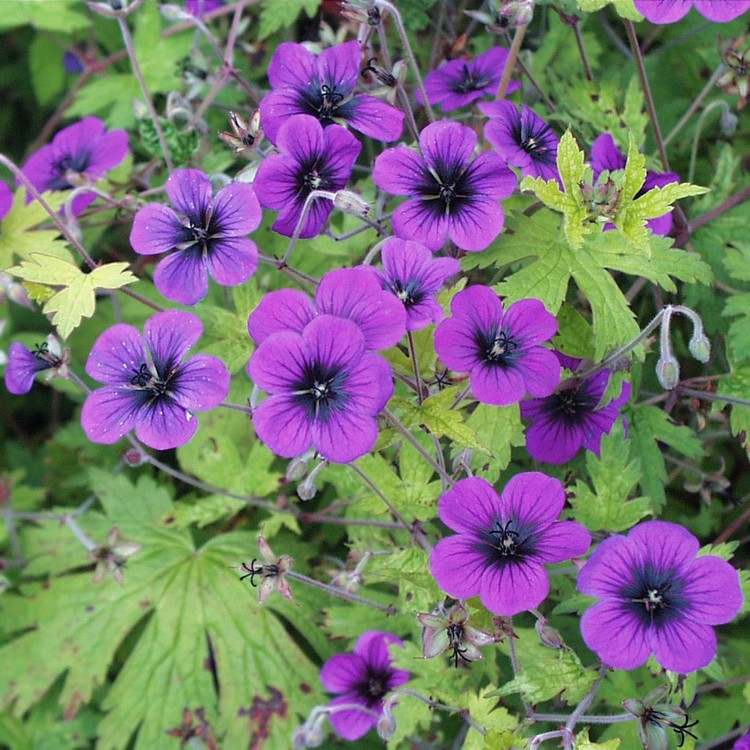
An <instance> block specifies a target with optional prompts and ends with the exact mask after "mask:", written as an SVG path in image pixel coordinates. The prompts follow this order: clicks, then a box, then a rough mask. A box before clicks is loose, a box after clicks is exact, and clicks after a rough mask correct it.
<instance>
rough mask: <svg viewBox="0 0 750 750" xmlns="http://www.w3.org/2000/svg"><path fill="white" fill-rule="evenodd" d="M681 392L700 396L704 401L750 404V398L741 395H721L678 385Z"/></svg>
mask: <svg viewBox="0 0 750 750" xmlns="http://www.w3.org/2000/svg"><path fill="white" fill-rule="evenodd" d="M677 389H678V391H679V392H680V394H682V395H683V396H690V397H692V398H699V399H701V400H702V401H723V402H725V403H727V404H737V406H750V399H746V398H740V397H739V396H721V395H719V394H718V393H709V392H708V391H698V390H696V389H695V388H683V387H682V386H678V387H677Z"/></svg>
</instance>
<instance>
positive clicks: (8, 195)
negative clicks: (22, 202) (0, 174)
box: [0, 180, 13, 220]
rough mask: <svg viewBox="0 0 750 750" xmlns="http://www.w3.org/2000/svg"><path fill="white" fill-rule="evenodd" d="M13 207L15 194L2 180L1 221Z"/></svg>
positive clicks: (0, 189)
mask: <svg viewBox="0 0 750 750" xmlns="http://www.w3.org/2000/svg"><path fill="white" fill-rule="evenodd" d="M12 205H13V192H12V191H11V189H10V188H9V187H8V185H7V184H6V183H4V182H3V181H2V180H0V220H2V219H4V218H5V216H6V214H7V213H8V211H10V208H11V206H12Z"/></svg>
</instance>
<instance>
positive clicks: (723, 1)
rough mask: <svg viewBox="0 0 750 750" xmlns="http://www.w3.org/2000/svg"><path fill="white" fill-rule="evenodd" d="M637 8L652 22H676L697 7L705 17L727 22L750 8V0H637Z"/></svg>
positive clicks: (710, 19) (718, 21)
mask: <svg viewBox="0 0 750 750" xmlns="http://www.w3.org/2000/svg"><path fill="white" fill-rule="evenodd" d="M635 7H636V10H637V11H638V12H639V13H640V14H641V15H643V16H645V17H646V18H647V19H648V20H649V21H651V23H675V21H679V20H680V19H681V18H683V17H684V16H686V15H687V14H688V12H689V11H690V9H691V8H695V9H696V10H697V11H698V13H700V14H701V15H702V16H703V17H704V18H707V19H708V20H709V21H716V22H717V23H726V22H727V21H732V20H734V19H735V18H737V17H738V16H741V15H742V14H743V13H744V12H745V11H746V10H748V9H749V8H750V0H635Z"/></svg>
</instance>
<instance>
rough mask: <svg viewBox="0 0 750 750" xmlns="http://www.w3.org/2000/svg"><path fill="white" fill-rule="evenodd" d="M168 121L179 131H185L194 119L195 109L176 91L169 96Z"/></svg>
mask: <svg viewBox="0 0 750 750" xmlns="http://www.w3.org/2000/svg"><path fill="white" fill-rule="evenodd" d="M165 112H166V115H167V119H168V120H169V121H170V122H171V123H173V124H174V125H175V126H176V127H177V128H178V130H184V129H185V128H187V127H188V125H190V123H191V121H192V119H193V109H192V107H191V106H190V103H189V102H188V100H187V99H185V98H184V97H183V96H182V95H181V94H179V93H177V92H176V91H170V92H169V93H168V94H167V107H166V110H165Z"/></svg>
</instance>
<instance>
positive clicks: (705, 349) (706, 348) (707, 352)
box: [688, 331, 711, 362]
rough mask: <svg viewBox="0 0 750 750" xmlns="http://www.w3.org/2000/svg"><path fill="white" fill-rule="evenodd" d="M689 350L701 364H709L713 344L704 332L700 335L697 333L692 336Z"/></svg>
mask: <svg viewBox="0 0 750 750" xmlns="http://www.w3.org/2000/svg"><path fill="white" fill-rule="evenodd" d="M688 349H690V353H691V354H692V355H693V357H695V359H697V360H698V361H699V362H708V359H709V357H710V356H711V342H710V341H709V340H708V338H707V337H706V334H705V333H703V332H702V331H701V332H700V333H698V332H697V331H696V332H695V333H694V334H693V335H692V337H691V338H690V342H689V343H688Z"/></svg>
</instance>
